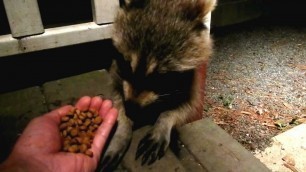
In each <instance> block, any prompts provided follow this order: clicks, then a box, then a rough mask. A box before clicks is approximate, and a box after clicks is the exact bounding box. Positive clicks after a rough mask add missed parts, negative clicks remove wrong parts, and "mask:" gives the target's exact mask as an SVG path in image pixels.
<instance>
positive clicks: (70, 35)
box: [0, 0, 119, 57]
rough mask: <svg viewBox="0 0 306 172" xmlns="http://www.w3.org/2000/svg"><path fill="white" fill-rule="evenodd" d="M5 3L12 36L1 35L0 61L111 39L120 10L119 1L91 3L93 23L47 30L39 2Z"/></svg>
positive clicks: (9, 0) (11, 0)
mask: <svg viewBox="0 0 306 172" xmlns="http://www.w3.org/2000/svg"><path fill="white" fill-rule="evenodd" d="M3 3H4V7H5V12H6V15H7V18H8V21H9V25H10V30H11V34H7V35H0V57H4V56H9V55H15V54H21V53H26V52H33V51H39V50H44V49H50V48H57V47H62V46H67V45H74V44H80V43H86V42H91V41H97V40H102V39H107V38H110V37H111V29H112V22H113V20H114V16H115V13H116V10H117V9H118V7H119V0H92V1H91V4H92V12H93V22H88V23H81V24H74V25H68V26H61V27H55V28H48V29H45V28H44V26H43V24H42V20H41V16H40V9H39V6H38V3H37V0H3ZM16 9H18V10H16ZM41 10H43V9H41Z"/></svg>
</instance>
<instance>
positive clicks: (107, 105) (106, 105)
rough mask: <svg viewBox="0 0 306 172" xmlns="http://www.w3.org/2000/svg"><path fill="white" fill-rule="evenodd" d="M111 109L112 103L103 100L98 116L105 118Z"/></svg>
mask: <svg viewBox="0 0 306 172" xmlns="http://www.w3.org/2000/svg"><path fill="white" fill-rule="evenodd" d="M112 107H113V103H112V101H111V100H104V101H103V103H102V107H101V108H100V112H99V114H100V115H101V116H102V118H105V116H106V115H107V114H108V112H109V110H110V109H111V108H112Z"/></svg>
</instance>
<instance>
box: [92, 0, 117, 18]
mask: <svg viewBox="0 0 306 172" xmlns="http://www.w3.org/2000/svg"><path fill="white" fill-rule="evenodd" d="M91 5H92V12H93V19H94V22H95V23H96V24H107V23H112V22H113V21H114V18H115V15H116V13H117V9H118V8H119V0H92V1H91Z"/></svg>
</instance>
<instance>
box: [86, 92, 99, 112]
mask: <svg viewBox="0 0 306 172" xmlns="http://www.w3.org/2000/svg"><path fill="white" fill-rule="evenodd" d="M101 105H102V98H101V97H99V96H96V97H93V98H92V99H91V103H90V106H89V110H91V111H94V112H99V110H100V107H101Z"/></svg>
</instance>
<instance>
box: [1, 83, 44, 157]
mask: <svg viewBox="0 0 306 172" xmlns="http://www.w3.org/2000/svg"><path fill="white" fill-rule="evenodd" d="M46 112H47V108H46V105H45V100H44V96H43V94H42V93H41V91H40V88H39V87H31V88H27V89H23V90H19V91H15V92H9V93H5V94H1V95H0V138H2V139H1V142H0V152H1V153H0V162H1V161H3V160H4V159H5V158H6V157H7V156H8V154H9V153H10V151H11V148H12V146H13V145H14V144H15V141H16V139H17V137H18V135H19V134H20V133H21V132H22V130H23V129H24V128H25V126H26V125H27V124H28V122H29V121H30V120H31V119H33V118H34V117H37V116H39V115H42V114H44V113H46Z"/></svg>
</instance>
